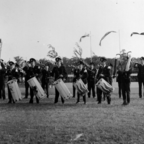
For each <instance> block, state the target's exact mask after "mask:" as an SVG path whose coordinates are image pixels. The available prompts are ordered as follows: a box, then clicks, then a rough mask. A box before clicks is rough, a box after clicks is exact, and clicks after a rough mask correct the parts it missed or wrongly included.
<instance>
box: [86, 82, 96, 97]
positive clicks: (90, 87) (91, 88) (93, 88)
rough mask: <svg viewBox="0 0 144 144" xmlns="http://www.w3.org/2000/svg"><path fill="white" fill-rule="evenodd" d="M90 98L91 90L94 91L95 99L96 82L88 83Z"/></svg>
mask: <svg viewBox="0 0 144 144" xmlns="http://www.w3.org/2000/svg"><path fill="white" fill-rule="evenodd" d="M88 90H89V92H88V97H89V98H90V96H91V90H92V95H93V98H94V97H95V81H94V80H93V81H88Z"/></svg>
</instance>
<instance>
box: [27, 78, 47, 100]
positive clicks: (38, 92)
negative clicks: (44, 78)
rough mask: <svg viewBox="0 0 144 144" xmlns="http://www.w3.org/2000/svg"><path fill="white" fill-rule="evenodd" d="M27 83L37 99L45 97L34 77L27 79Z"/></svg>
mask: <svg viewBox="0 0 144 144" xmlns="http://www.w3.org/2000/svg"><path fill="white" fill-rule="evenodd" d="M27 82H28V84H29V85H30V87H31V88H32V89H33V90H34V92H35V95H36V96H37V98H45V97H46V93H45V91H44V90H43V88H42V87H41V85H40V83H39V82H38V80H37V79H36V78H35V77H33V78H31V79H29V80H28V81H27Z"/></svg>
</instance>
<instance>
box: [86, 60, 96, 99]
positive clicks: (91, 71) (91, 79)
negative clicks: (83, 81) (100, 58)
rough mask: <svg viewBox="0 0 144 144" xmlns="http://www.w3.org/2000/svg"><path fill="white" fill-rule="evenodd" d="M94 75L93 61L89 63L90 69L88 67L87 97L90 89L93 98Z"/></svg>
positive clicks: (89, 94)
mask: <svg viewBox="0 0 144 144" xmlns="http://www.w3.org/2000/svg"><path fill="white" fill-rule="evenodd" d="M95 76H96V69H95V68H94V63H93V62H91V63H90V69H88V90H89V93H88V97H89V98H90V96H91V90H92V94H93V98H95Z"/></svg>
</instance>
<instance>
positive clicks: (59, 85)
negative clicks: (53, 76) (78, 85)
mask: <svg viewBox="0 0 144 144" xmlns="http://www.w3.org/2000/svg"><path fill="white" fill-rule="evenodd" d="M54 85H55V87H56V89H57V90H58V92H59V94H60V95H61V97H62V98H63V99H65V100H66V99H69V98H71V97H72V94H71V93H70V91H69V89H68V88H67V86H66V85H65V83H64V82H63V80H62V79H58V80H57V81H55V82H54Z"/></svg>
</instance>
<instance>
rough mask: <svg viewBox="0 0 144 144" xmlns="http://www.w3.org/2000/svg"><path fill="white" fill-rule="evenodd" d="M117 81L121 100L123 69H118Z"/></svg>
mask: <svg viewBox="0 0 144 144" xmlns="http://www.w3.org/2000/svg"><path fill="white" fill-rule="evenodd" d="M116 81H117V82H118V92H119V98H121V95H122V71H121V67H118V71H117V78H116Z"/></svg>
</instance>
